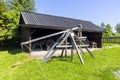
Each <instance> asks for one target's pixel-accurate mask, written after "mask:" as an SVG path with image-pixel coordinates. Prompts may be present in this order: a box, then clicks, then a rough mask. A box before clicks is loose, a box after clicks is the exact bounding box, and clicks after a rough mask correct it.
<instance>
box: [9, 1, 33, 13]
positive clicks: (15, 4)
mask: <svg viewBox="0 0 120 80" xmlns="http://www.w3.org/2000/svg"><path fill="white" fill-rule="evenodd" d="M11 8H12V9H15V10H16V11H28V12H34V11H35V2H34V0H12V2H11Z"/></svg>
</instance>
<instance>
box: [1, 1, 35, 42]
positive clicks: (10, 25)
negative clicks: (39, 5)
mask: <svg viewBox="0 0 120 80" xmlns="http://www.w3.org/2000/svg"><path fill="white" fill-rule="evenodd" d="M3 1H4V0H0V36H3V37H0V40H2V41H3V40H7V39H11V38H12V37H15V36H17V25H18V23H19V17H20V11H29V12H33V11H35V8H34V4H35V3H34V0H5V1H4V2H3Z"/></svg>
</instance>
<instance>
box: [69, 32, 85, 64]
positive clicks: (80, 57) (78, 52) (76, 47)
mask: <svg viewBox="0 0 120 80" xmlns="http://www.w3.org/2000/svg"><path fill="white" fill-rule="evenodd" d="M71 40H72V42H73V45H74V47H75V49H76V51H77V54H78V57H79V59H80V62H81V63H82V64H84V61H83V59H82V56H81V54H80V51H79V49H78V46H77V44H76V42H75V40H74V33H71Z"/></svg>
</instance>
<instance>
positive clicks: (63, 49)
mask: <svg viewBox="0 0 120 80" xmlns="http://www.w3.org/2000/svg"><path fill="white" fill-rule="evenodd" d="M63 52H64V48H63V49H62V52H61V58H62V57H63Z"/></svg>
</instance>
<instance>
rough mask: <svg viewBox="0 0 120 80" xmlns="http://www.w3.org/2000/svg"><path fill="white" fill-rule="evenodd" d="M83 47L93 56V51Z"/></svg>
mask: <svg viewBox="0 0 120 80" xmlns="http://www.w3.org/2000/svg"><path fill="white" fill-rule="evenodd" d="M85 49H86V50H87V51H88V53H89V54H90V55H91V56H92V57H94V55H93V53H92V52H91V51H90V50H89V49H88V48H85Z"/></svg>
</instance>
